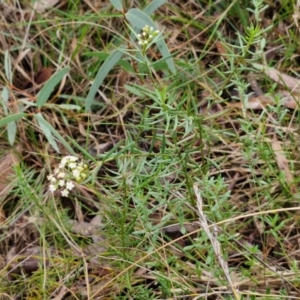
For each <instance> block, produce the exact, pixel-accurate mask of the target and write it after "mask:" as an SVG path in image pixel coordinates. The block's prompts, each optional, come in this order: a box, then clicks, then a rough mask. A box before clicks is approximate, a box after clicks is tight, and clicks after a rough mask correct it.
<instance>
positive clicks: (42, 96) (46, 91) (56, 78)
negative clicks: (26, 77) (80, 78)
mask: <svg viewBox="0 0 300 300" xmlns="http://www.w3.org/2000/svg"><path fill="white" fill-rule="evenodd" d="M69 70H70V67H67V68H64V69H62V70H60V71H58V72H57V73H55V74H54V75H53V76H52V77H51V78H50V79H49V80H48V81H47V82H46V83H45V84H44V86H43V87H42V89H41V90H40V92H39V93H38V95H37V99H36V103H37V106H38V108H41V107H42V106H43V105H44V104H45V103H46V102H47V101H48V99H49V97H50V95H51V93H52V92H53V90H54V88H55V87H56V86H57V84H58V83H59V82H60V81H61V80H62V79H63V77H64V76H65V75H66V74H67V73H68V72H69Z"/></svg>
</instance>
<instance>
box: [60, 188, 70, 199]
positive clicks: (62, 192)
mask: <svg viewBox="0 0 300 300" xmlns="http://www.w3.org/2000/svg"><path fill="white" fill-rule="evenodd" d="M61 195H62V196H63V197H68V195H69V191H68V190H67V189H65V190H63V191H61Z"/></svg>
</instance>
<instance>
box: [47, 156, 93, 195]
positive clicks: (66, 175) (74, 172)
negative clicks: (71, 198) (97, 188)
mask: <svg viewBox="0 0 300 300" xmlns="http://www.w3.org/2000/svg"><path fill="white" fill-rule="evenodd" d="M87 171H88V166H87V165H86V164H84V163H83V162H82V161H79V158H78V157H76V156H65V157H63V159H62V160H61V162H60V164H59V166H58V167H57V168H56V169H55V170H54V173H53V174H50V175H49V176H48V177H47V178H48V180H49V181H50V185H49V190H50V192H51V193H54V192H55V191H56V190H57V189H62V190H61V195H62V196H63V197H68V195H69V192H70V191H71V190H72V189H73V188H74V187H75V185H74V183H73V181H72V180H75V181H77V182H81V181H83V180H84V179H86V177H87Z"/></svg>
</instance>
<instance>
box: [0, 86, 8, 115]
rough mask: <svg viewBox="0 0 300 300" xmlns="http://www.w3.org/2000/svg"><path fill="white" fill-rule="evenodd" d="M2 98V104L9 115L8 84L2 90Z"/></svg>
mask: <svg viewBox="0 0 300 300" xmlns="http://www.w3.org/2000/svg"><path fill="white" fill-rule="evenodd" d="M1 98H2V106H3V110H4V113H5V114H6V115H7V114H8V109H7V101H8V99H9V91H8V88H7V87H6V86H5V87H4V88H3V90H2V92H1Z"/></svg>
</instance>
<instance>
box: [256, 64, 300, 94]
mask: <svg viewBox="0 0 300 300" xmlns="http://www.w3.org/2000/svg"><path fill="white" fill-rule="evenodd" d="M253 65H254V67H256V68H258V69H260V70H263V71H264V72H265V74H266V75H268V76H269V77H270V78H271V79H272V80H274V81H275V82H277V83H279V84H281V85H283V86H284V87H285V88H289V89H291V90H292V91H293V92H297V91H298V92H300V80H299V79H297V78H295V77H292V76H290V75H287V74H285V73H282V72H280V71H278V70H276V69H274V68H265V67H263V66H262V65H260V64H253Z"/></svg>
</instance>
